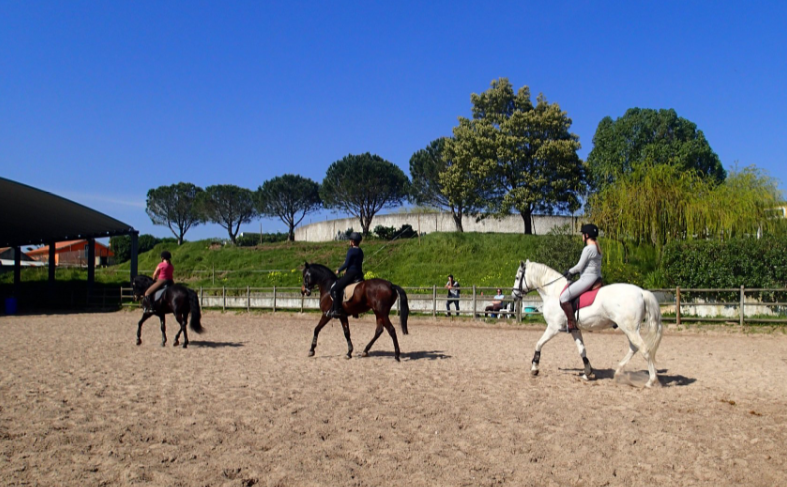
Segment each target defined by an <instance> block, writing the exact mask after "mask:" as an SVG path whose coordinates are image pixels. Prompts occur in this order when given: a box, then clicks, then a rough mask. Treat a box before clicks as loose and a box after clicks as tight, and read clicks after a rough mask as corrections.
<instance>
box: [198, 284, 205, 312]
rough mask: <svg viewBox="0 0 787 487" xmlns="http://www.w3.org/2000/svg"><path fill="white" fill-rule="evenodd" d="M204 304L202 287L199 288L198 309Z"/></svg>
mask: <svg viewBox="0 0 787 487" xmlns="http://www.w3.org/2000/svg"><path fill="white" fill-rule="evenodd" d="M203 303H205V295H204V293H203V291H202V286H200V287H199V307H200V308H202V307H203V306H204V304H203Z"/></svg>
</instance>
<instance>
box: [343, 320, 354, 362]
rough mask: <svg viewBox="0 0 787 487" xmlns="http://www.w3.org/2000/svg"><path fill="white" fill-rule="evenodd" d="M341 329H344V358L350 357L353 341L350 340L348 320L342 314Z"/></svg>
mask: <svg viewBox="0 0 787 487" xmlns="http://www.w3.org/2000/svg"><path fill="white" fill-rule="evenodd" d="M341 322H342V330H343V331H344V338H345V339H346V340H347V355H346V356H345V358H348V359H349V358H352V356H353V342H352V340H350V320H349V319H348V318H347V317H346V316H343V317H342V318H341Z"/></svg>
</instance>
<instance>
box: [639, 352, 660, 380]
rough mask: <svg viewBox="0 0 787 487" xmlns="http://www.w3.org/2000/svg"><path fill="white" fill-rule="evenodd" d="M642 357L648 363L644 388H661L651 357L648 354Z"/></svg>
mask: <svg viewBox="0 0 787 487" xmlns="http://www.w3.org/2000/svg"><path fill="white" fill-rule="evenodd" d="M642 355H644V356H645V360H647V361H648V381H647V382H646V383H645V387H653V386H661V382H659V378H658V376H657V375H656V363H655V362H654V361H653V356H652V355H651V354H650V352H648V353H643V354H642Z"/></svg>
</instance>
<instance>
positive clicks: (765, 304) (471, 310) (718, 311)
mask: <svg viewBox="0 0 787 487" xmlns="http://www.w3.org/2000/svg"><path fill="white" fill-rule="evenodd" d="M404 289H405V291H406V292H407V298H408V301H409V307H410V313H411V314H417V315H427V316H428V315H431V316H434V317H436V316H449V317H450V318H451V319H453V318H454V317H456V316H467V317H473V318H475V319H481V318H484V315H485V311H484V310H485V308H486V307H487V306H490V305H491V304H492V301H493V299H492V297H493V295H494V292H495V290H496V289H497V288H495V287H477V286H472V287H468V288H464V289H463V295H462V297H460V298H459V308H460V310H459V311H457V310H455V308H454V307H453V305H452V308H451V310H450V312H449V311H447V310H446V301H447V299H448V298H447V296H446V294H445V291H444V290H443V288H442V287H440V288H438V287H437V286H432V287H407V288H404ZM195 291H196V292H197V294H198V296H199V299H200V304H201V306H202V307H204V308H210V309H221V310H238V309H245V310H246V311H251V310H252V309H255V310H265V309H267V310H271V311H274V312H276V311H285V310H286V311H298V312H304V311H308V310H312V311H316V310H318V309H319V302H318V300H319V295H318V294H317V290H316V289H315V293H313V294H312V295H311V296H308V297H307V296H303V295H301V292H300V288H299V287H276V286H274V287H265V288H257V287H245V288H237V287H201V288H196V289H195ZM468 291H469V292H468ZM652 292H653V293H654V294H656V296H657V298H658V300H659V303H660V305H661V311H662V316H663V321H665V322H674V323H677V324H682V323H689V322H725V323H731V322H732V323H737V324H740V325H741V326H743V325H744V324H746V323H787V289H761V288H748V289H747V288H744V287H743V286H741V287H740V288H737V289H736V288H731V289H681V288H680V287H678V288H669V289H654V290H652ZM733 297H734V299H733ZM105 300H106V298H105ZM504 303H505V305H506V307H505V308H504V309H502V310H500V311H497V312H492V311H490V312H486V313H487V314H494V315H497V317H499V318H506V319H515V320H517V321H522V320H523V319H525V317H527V316H532V315H536V316H537V315H540V314H541V309H542V302H541V298H540V297H539V296H538V295H537V294H531V295H528V296H525V297H524V298H523V299H522V300H519V301H516V300H513V299H512V298H511V297H510V295H509V296H507V297H506V299H505V300H504ZM120 304H121V305H123V306H134V305H135V304H134V303H133V300H132V296H131V289H130V288H121V289H120ZM399 306H400V301H399V300H397V302H396V305H395V310H396V312H398V311H399Z"/></svg>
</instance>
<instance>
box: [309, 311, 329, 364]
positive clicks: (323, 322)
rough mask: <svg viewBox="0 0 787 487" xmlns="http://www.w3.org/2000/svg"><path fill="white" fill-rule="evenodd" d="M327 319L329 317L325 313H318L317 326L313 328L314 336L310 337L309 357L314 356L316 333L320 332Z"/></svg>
mask: <svg viewBox="0 0 787 487" xmlns="http://www.w3.org/2000/svg"><path fill="white" fill-rule="evenodd" d="M328 321H330V318H328V317H327V316H325V313H323V314H322V315H320V322H319V323H317V326H316V327H315V328H314V338H312V348H310V349H309V357H314V349H315V348H317V335H319V334H320V330H322V327H323V326H325V324H326V323H328Z"/></svg>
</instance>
